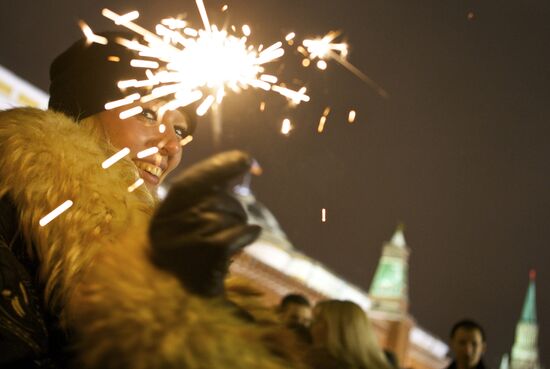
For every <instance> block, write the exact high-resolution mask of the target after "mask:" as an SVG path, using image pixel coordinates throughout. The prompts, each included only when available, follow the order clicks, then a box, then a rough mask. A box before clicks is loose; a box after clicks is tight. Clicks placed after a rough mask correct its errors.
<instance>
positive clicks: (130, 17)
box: [115, 10, 139, 25]
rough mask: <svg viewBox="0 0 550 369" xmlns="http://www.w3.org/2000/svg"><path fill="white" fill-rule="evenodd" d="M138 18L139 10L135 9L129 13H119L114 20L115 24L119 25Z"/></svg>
mask: <svg viewBox="0 0 550 369" xmlns="http://www.w3.org/2000/svg"><path fill="white" fill-rule="evenodd" d="M138 18H139V12H138V11H137V10H134V11H132V12H130V13H126V14H124V15H121V16H120V17H119V18H118V19H117V20H116V21H115V24H116V25H121V24H124V23H128V22H131V21H133V20H136V19H138Z"/></svg>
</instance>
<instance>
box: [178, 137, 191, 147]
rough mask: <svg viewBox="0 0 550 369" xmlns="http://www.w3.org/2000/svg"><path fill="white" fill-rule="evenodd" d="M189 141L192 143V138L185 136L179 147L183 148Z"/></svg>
mask: <svg viewBox="0 0 550 369" xmlns="http://www.w3.org/2000/svg"><path fill="white" fill-rule="evenodd" d="M191 141H193V136H187V137H185V138H184V139H182V140H181V141H180V146H181V147H183V146H185V145H187V144H188V143H190V142H191Z"/></svg>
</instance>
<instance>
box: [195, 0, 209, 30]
mask: <svg viewBox="0 0 550 369" xmlns="http://www.w3.org/2000/svg"><path fill="white" fill-rule="evenodd" d="M195 2H196V3H197V7H198V8H199V13H200V15H201V19H202V23H203V24H204V29H205V30H206V31H208V32H211V31H212V27H211V26H210V21H209V20H208V14H207V13H206V8H205V7H204V2H203V1H202V0H195Z"/></svg>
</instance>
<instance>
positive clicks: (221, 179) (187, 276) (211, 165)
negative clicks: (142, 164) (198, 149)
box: [149, 151, 261, 297]
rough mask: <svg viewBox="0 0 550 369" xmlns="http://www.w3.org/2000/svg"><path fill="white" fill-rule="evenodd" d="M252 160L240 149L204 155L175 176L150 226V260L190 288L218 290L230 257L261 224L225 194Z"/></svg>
mask: <svg viewBox="0 0 550 369" xmlns="http://www.w3.org/2000/svg"><path fill="white" fill-rule="evenodd" d="M251 163H252V160H251V159H250V157H249V156H248V155H246V154H244V153H243V152H240V151H229V152H225V153H221V154H218V155H216V156H213V157H212V158H209V159H206V160H204V161H202V162H200V163H198V164H196V165H194V166H192V167H191V168H189V169H188V170H186V171H185V172H184V173H182V175H180V177H178V178H177V179H176V181H175V182H174V184H173V186H172V187H171V189H170V191H169V192H168V195H167V196H166V198H165V199H164V201H163V202H162V204H161V205H160V206H159V208H158V209H157V211H156V213H155V215H154V216H153V218H152V220H151V224H150V228H149V236H150V239H151V244H152V260H153V262H154V263H155V264H156V265H158V266H159V267H161V268H163V269H165V270H168V271H170V272H171V273H173V274H175V275H176V276H177V277H178V278H179V279H180V281H181V282H182V283H183V284H184V286H185V287H186V288H187V289H188V290H189V291H191V292H193V293H196V294H199V295H202V296H207V297H214V296H218V295H221V294H223V282H224V278H225V275H226V274H227V269H228V266H229V261H230V258H231V256H233V255H234V254H235V253H236V252H238V251H240V250H241V249H242V248H243V247H244V246H246V245H248V244H250V243H252V242H253V241H254V240H255V239H256V238H257V237H258V236H259V234H260V231H261V228H260V227H259V226H256V225H247V224H246V218H247V217H246V213H245V211H244V209H243V207H242V206H241V204H240V203H239V201H237V199H235V198H234V197H233V196H232V195H231V194H230V193H229V185H230V184H231V182H232V181H235V180H237V179H238V178H239V177H241V176H242V175H244V174H245V173H246V172H248V171H249V169H250V166H251Z"/></svg>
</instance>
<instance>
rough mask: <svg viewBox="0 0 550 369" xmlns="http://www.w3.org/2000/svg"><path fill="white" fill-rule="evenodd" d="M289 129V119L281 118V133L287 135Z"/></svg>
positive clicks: (290, 127)
mask: <svg viewBox="0 0 550 369" xmlns="http://www.w3.org/2000/svg"><path fill="white" fill-rule="evenodd" d="M291 129H292V124H291V123H290V119H288V118H285V119H284V120H283V125H282V126H281V133H282V134H284V135H288V134H289V133H290V130H291Z"/></svg>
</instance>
